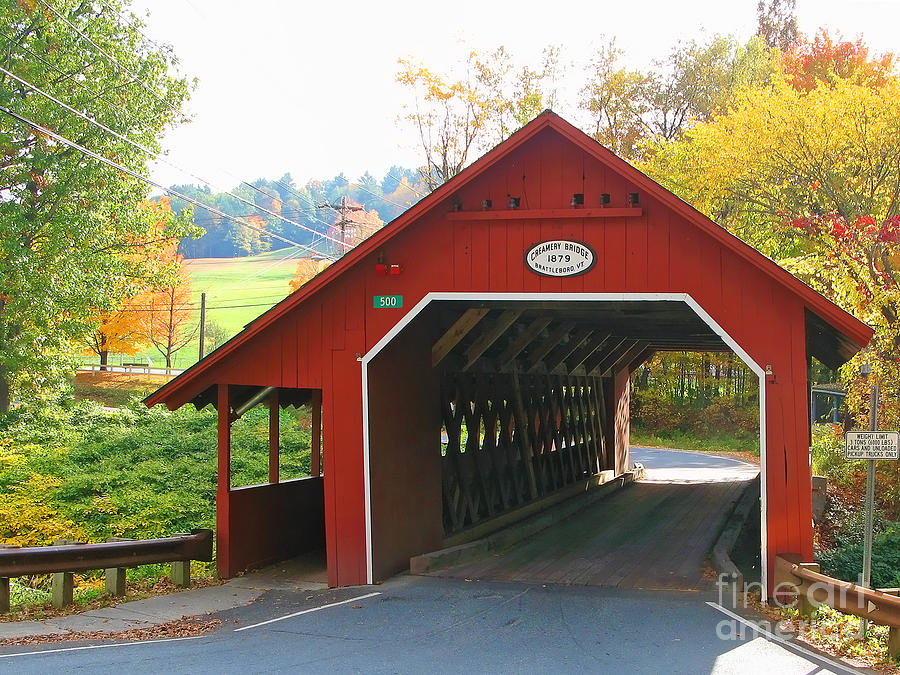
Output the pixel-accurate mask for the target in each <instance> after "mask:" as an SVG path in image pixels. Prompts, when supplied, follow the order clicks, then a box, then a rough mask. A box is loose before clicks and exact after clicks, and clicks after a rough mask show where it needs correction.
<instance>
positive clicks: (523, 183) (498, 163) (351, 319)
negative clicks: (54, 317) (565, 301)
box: [147, 112, 871, 408]
mask: <svg viewBox="0 0 900 675" xmlns="http://www.w3.org/2000/svg"><path fill="white" fill-rule="evenodd" d="M576 193H577V194H581V195H583V196H584V204H583V205H578V207H577V208H573V207H572V205H571V202H572V200H573V197H574V195H575V194H576ZM635 193H636V194H637V196H638V197H637V199H638V202H637V204H630V203H628V201H627V200H628V199H629V195H632V194H635ZM602 195H609V203H608V204H604V203H603V197H602ZM510 197H518V198H519V200H520V202H519V207H518V209H511V208H510V207H509V200H510ZM485 200H489V201H490V202H491V206H490V208H489V209H485V208H484V207H483V206H482V205H483V203H484V202H485ZM573 216H575V217H573ZM549 239H574V240H578V241H584V242H587V243H589V244H590V245H591V246H592V247H593V248H594V250H595V251H596V254H597V257H598V263H597V264H596V265H595V267H594V268H593V269H592V270H591V271H590V272H588V273H586V274H583V275H579V276H573V277H565V278H553V277H545V276H539V275H536V274H534V273H532V272H531V271H529V270H528V269H527V268H526V266H525V265H524V264H523V260H522V256H523V253H524V251H525V250H526V249H527V248H528V246H529V245H530V244H531V243H534V242H538V241H544V240H549ZM379 260H383V261H385V262H388V263H397V264H400V265H401V266H402V274H401V275H399V276H397V277H385V276H378V275H376V274H375V272H374V266H375V264H376V262H378V261H379ZM434 291H459V292H464V291H485V292H491V291H494V292H507V293H560V292H564V293H584V292H607V293H610V292H612V293H615V292H629V293H641V292H646V293H654V292H663V291H665V292H680V293H686V294H689V295H690V296H691V297H692V298H693V299H694V300H696V301H697V302H698V303H700V305H702V306H703V307H708V308H710V309H711V310H715V311H716V313H717V316H716V319H717V320H718V321H720V322H723V323H725V324H730V325H728V326H726V329H727V330H728V331H729V333H732V332H733V333H734V334H733V337H735V338H736V339H739V338H740V339H741V340H742V344H745V345H746V347H747V348H748V349H750V350H752V351H757V352H758V353H764V352H767V351H768V350H767V349H766V348H765V347H766V343H767V342H770V341H771V335H770V332H771V330H766V331H760V330H759V326H760V324H761V322H762V323H766V322H770V321H774V320H775V319H776V318H777V317H773V316H768V315H767V308H778V311H783V310H784V308H785V307H792V308H793V310H792V311H796V312H805V313H806V315H807V316H806V321H805V325H806V333H807V337H808V342H809V346H810V349H811V351H812V353H813V354H814V355H815V356H817V357H818V358H820V360H822V361H824V362H826V363H828V364H829V365H836V364H838V363H841V362H843V361H845V360H846V359H847V358H849V356H850V355H852V354H853V353H854V352H855V351H856V350H857V349H858V348H859V347H860V346H862V345H864V344H866V343H867V342H868V340H869V338H870V336H871V330H870V329H869V328H868V327H867V326H865V325H864V324H862V323H860V322H859V321H857V320H856V319H855V318H853V317H852V316H850V315H849V314H847V313H846V312H844V311H843V310H841V309H840V308H838V307H837V306H836V305H834V304H833V303H831V302H830V301H828V300H827V299H826V298H824V297H823V296H821V295H820V294H818V293H816V292H815V291H813V290H812V289H810V288H809V287H808V286H806V285H805V284H803V283H802V282H801V281H799V280H798V279H796V278H795V277H793V276H792V275H790V274H789V273H787V272H786V271H785V270H783V269H782V268H780V267H779V266H778V265H776V264H775V263H774V262H772V261H771V260H769V259H768V258H766V257H765V256H763V255H761V254H760V253H759V252H757V251H756V250H754V249H753V248H752V247H750V246H748V245H747V244H745V243H743V242H742V241H740V240H739V239H737V238H736V237H734V236H733V235H731V234H729V233H728V232H727V231H725V230H724V229H722V228H721V227H719V226H717V225H716V224H715V223H713V222H712V221H710V220H709V219H708V218H706V217H705V216H703V215H702V214H700V213H699V212H698V211H696V210H695V209H693V208H692V207H690V206H689V205H688V204H686V203H685V202H683V201H682V200H680V199H679V198H677V197H675V196H674V195H673V194H672V193H670V192H668V191H667V190H665V189H664V188H662V187H661V186H659V185H658V184H657V183H655V182H653V181H652V180H651V179H649V178H648V177H647V176H645V175H643V174H642V173H640V172H639V171H637V170H636V169H634V168H633V167H631V166H630V165H629V164H627V163H626V162H624V161H622V160H621V159H619V158H618V157H616V156H615V155H613V154H612V153H610V152H609V151H607V150H606V149H605V148H603V147H602V146H601V145H600V144H598V143H597V142H595V141H594V140H592V139H591V138H589V137H588V136H586V135H585V134H583V133H582V132H581V131H579V130H577V129H575V128H574V127H572V126H571V125H569V124H568V123H567V122H565V121H564V120H562V119H561V118H559V117H558V116H557V115H555V114H553V113H550V112H546V113H544V114H542V115H541V116H539V117H538V118H537V119H535V120H534V121H533V122H531V123H530V124H529V125H527V126H526V127H524V128H523V129H522V130H520V131H519V132H517V133H516V134H514V135H513V136H512V137H510V138H509V139H508V140H507V141H505V142H504V143H502V144H500V145H499V146H498V147H497V148H495V149H494V150H492V151H491V152H489V153H488V154H486V155H485V156H484V157H482V158H481V159H479V160H478V161H477V162H475V163H474V164H473V165H472V166H470V167H469V168H467V169H466V170H465V171H463V172H462V173H461V174H460V175H459V176H457V177H456V178H454V179H453V180H451V181H449V182H448V183H446V184H445V185H443V186H441V187H440V188H439V189H438V190H436V191H435V192H433V193H432V194H431V195H429V196H428V197H426V198H425V199H423V200H422V201H421V202H419V203H418V204H416V205H415V206H414V207H412V208H411V209H410V210H409V211H407V212H406V213H405V214H403V215H401V216H400V217H399V218H397V219H396V220H395V221H393V222H392V223H390V224H389V225H388V226H386V227H385V228H384V229H382V230H381V231H379V232H377V233H376V234H374V235H373V236H372V237H370V238H369V239H368V240H366V241H365V242H364V243H363V244H361V245H360V246H359V247H357V248H356V249H354V250H352V251H350V252H348V253H347V254H346V255H345V256H344V257H343V258H342V259H341V260H339V261H337V262H336V263H335V264H334V265H332V266H331V267H330V268H328V269H327V270H326V271H325V272H323V273H322V274H320V275H319V276H317V277H316V278H315V279H313V280H312V281H310V282H309V283H308V284H306V285H305V286H304V287H303V288H301V289H300V290H299V291H297V292H296V293H293V294H292V295H290V296H288V298H286V299H285V300H284V301H282V302H281V303H279V304H278V305H276V306H275V307H273V308H272V309H271V310H269V311H268V312H266V313H265V314H263V315H261V316H260V317H259V318H257V319H256V320H255V321H254V322H253V323H251V324H250V325H249V326H248V327H247V329H245V330H244V331H243V332H242V333H240V334H239V335H238V336H236V337H235V338H233V339H232V340H231V341H229V342H228V343H226V344H225V345H223V346H222V347H221V348H220V349H218V350H217V351H215V352H213V353H212V354H210V355H209V356H207V357H206V358H205V359H204V360H203V361H201V362H200V363H198V364H197V365H195V366H194V367H193V368H191V369H190V370H188V371H187V372H186V373H184V374H182V375H181V376H179V377H178V378H176V379H175V380H173V381H172V382H170V383H169V384H167V385H166V386H164V387H163V388H161V389H160V390H159V391H158V392H156V393H155V394H153V395H152V396H150V397H148V399H147V403H148V405H153V404H155V403H159V402H165V403H166V404H167V405H168V406H169V407H170V408H176V407H178V406H180V405H182V404H184V403H185V402H188V401H194V402H195V403H198V404H201V405H202V404H204V403H208V402H213V398H214V394H213V392H212V389H211V387H212V385H213V384H215V383H216V382H229V383H231V384H245V385H255V386H282V387H299V388H321V387H322V386H323V382H324V381H326V380H330V377H331V369H332V363H331V359H330V358H329V355H330V354H331V353H333V352H344V351H349V352H352V353H353V355H356V354H360V355H362V354H365V353H366V352H367V351H368V350H369V349H371V348H372V346H373V345H375V344H376V343H377V342H378V340H380V339H381V338H382V337H383V336H384V335H385V334H386V333H387V332H388V331H389V330H390V329H391V328H392V327H393V326H394V325H395V324H396V323H397V321H398V319H399V318H400V316H402V314H403V313H405V312H406V311H408V308H411V307H413V306H414V305H415V303H416V302H418V301H419V300H420V299H421V298H422V297H423V296H424V295H425V294H426V293H428V292H434ZM394 294H400V295H403V298H404V299H403V309H395V310H384V309H375V308H373V306H372V298H373V296H376V295H394ZM726 294H727V296H728V297H727V298H726V297H725V295H726ZM742 327H743V328H742ZM748 327H749V328H750V329H749V330H748V329H747V328H748ZM770 329H771V327H770ZM797 339H799V336H798V338H797Z"/></svg>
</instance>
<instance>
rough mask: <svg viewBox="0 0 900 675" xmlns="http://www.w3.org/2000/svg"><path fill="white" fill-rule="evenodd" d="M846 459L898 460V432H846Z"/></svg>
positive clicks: (899, 439)
mask: <svg viewBox="0 0 900 675" xmlns="http://www.w3.org/2000/svg"><path fill="white" fill-rule="evenodd" d="M845 436H846V441H847V447H846V450H845V452H844V457H846V458H847V459H900V432H897V431H848V432H847V433H846V435H845Z"/></svg>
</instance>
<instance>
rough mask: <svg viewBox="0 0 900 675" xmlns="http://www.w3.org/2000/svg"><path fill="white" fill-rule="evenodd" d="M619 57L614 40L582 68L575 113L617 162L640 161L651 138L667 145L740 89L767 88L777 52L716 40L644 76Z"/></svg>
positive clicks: (680, 50) (755, 41) (754, 42)
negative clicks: (583, 114) (583, 76)
mask: <svg viewBox="0 0 900 675" xmlns="http://www.w3.org/2000/svg"><path fill="white" fill-rule="evenodd" d="M623 55H624V52H623V51H622V50H621V49H620V48H619V47H617V46H616V43H615V40H613V39H611V40H609V41H607V42H605V43H604V44H602V45H601V47H600V48H599V49H598V50H597V52H596V53H595V54H594V57H593V58H592V60H591V62H590V64H589V65H588V68H587V79H586V83H585V86H584V87H583V88H582V90H581V100H580V101H579V107H580V108H581V109H582V110H584V111H585V112H586V114H587V116H588V121H587V125H586V126H587V128H588V131H589V133H590V134H591V135H592V136H593V137H594V138H595V139H597V140H598V141H600V142H601V143H603V144H604V145H605V146H606V147H608V148H609V149H610V150H612V151H613V152H615V153H616V154H617V155H619V156H621V157H625V158H627V159H635V158H637V157H639V156H640V154H641V148H642V144H643V143H644V142H645V141H647V140H648V139H654V138H656V139H658V138H662V139H664V140H672V139H675V138H678V137H679V136H680V135H681V133H682V132H683V131H684V130H685V129H687V128H689V127H690V126H691V125H692V124H696V123H698V122H704V121H706V120H708V119H710V117H711V116H712V115H714V114H715V113H716V112H717V111H719V110H722V109H723V108H724V107H725V106H726V105H727V103H728V101H729V100H730V98H731V97H732V95H733V94H734V92H736V91H737V90H739V89H740V88H741V87H745V86H750V85H761V84H765V83H767V82H768V80H769V79H770V78H771V77H772V75H773V74H774V73H775V72H776V70H777V66H778V55H777V51H775V50H772V49H770V48H768V47H766V45H765V44H764V43H763V42H762V41H761V40H760V39H759V38H752V39H751V40H750V41H749V42H748V43H747V44H746V45H743V46H742V45H739V44H738V43H737V42H736V41H735V40H734V39H732V38H727V37H720V36H716V37H714V38H712V39H711V40H709V41H708V42H706V43H698V42H695V41H691V42H686V43H682V44H679V45H677V46H676V47H674V48H673V49H672V51H671V52H670V53H669V55H668V57H666V59H664V60H661V61H657V62H655V63H654V68H653V69H652V70H649V71H647V72H641V71H638V70H630V69H628V68H627V67H625V66H623V65H621V59H622V56H623Z"/></svg>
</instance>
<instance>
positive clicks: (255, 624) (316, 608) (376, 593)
mask: <svg viewBox="0 0 900 675" xmlns="http://www.w3.org/2000/svg"><path fill="white" fill-rule="evenodd" d="M376 595H381V593H379V592H375V593H367V594H366V595H360V596H358V597H355V598H350V599H349V600H341V601H340V602H331V603H329V604H327V605H322V606H321V607H313V608H311V609H304V610H302V611H300V612H294V613H293V614H288V615H287V616H279V617H277V618H275V619H269V620H268V621H261V622H259V623H254V624H251V625H249V626H242V627H241V628H235V629H234V632H235V633H239V632H240V631H242V630H249V629H250V628H259V627H260V626H265V625H267V624H270V623H275V622H276V621H284V620H285V619H291V618H293V617H295V616H300V615H301V614H309V613H310V612H318V611H319V610H320V609H328V608H329V607H337V606H338V605H346V604H347V603H348V602H356V601H357V600H365V599H366V598H374V597H375V596H376Z"/></svg>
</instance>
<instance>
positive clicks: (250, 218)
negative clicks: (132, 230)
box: [172, 166, 427, 258]
mask: <svg viewBox="0 0 900 675" xmlns="http://www.w3.org/2000/svg"><path fill="white" fill-rule="evenodd" d="M173 188H174V189H175V190H177V191H178V192H181V193H183V194H184V195H186V196H188V197H191V198H192V199H196V200H197V201H199V202H201V203H203V204H208V205H209V206H212V207H215V208H216V209H218V210H219V211H222V212H224V213H226V214H228V215H230V216H235V217H237V218H239V219H241V220H243V221H244V222H246V223H248V224H250V225H252V226H253V227H255V228H257V229H253V228H252V227H244V226H242V225H240V224H239V223H237V222H234V221H233V220H228V219H225V218H223V217H221V216H219V215H216V214H213V213H210V212H209V211H207V210H205V209H203V208H201V207H195V208H194V216H193V222H194V224H195V225H196V226H198V227H201V228H202V229H203V231H204V234H203V235H202V236H200V237H198V238H192V239H189V238H185V239H182V240H181V243H180V246H179V249H178V252H179V253H180V254H181V255H183V256H184V257H185V258H235V257H240V256H247V255H256V254H258V253H265V252H267V251H272V250H276V249H280V248H284V247H286V246H289V245H290V244H287V243H285V242H283V241H279V240H278V239H273V238H271V237H267V236H266V235H265V234H263V233H261V232H259V231H258V230H264V231H265V232H271V233H272V234H276V235H279V236H281V237H284V238H285V239H290V240H291V241H296V242H297V243H299V244H304V245H306V246H311V247H313V248H315V249H316V250H320V251H322V252H323V253H326V252H331V251H333V248H334V247H333V245H330V243H329V242H328V241H327V239H326V238H325V235H328V236H333V233H332V232H331V228H332V227H333V226H334V224H335V222H336V221H337V220H338V217H339V216H338V214H337V212H336V211H335V210H334V209H332V208H328V206H325V205H328V204H330V205H332V206H338V205H339V204H340V202H341V198H346V200H347V203H348V204H350V205H353V206H354V207H361V208H362V209H363V211H364V212H371V211H373V210H374V211H375V212H376V214H375V215H377V216H378V218H380V219H381V220H382V221H384V222H389V221H391V220H393V219H394V218H396V217H397V216H398V215H400V214H401V213H403V211H405V210H406V209H407V208H409V207H410V206H412V205H413V204H415V203H416V202H417V201H418V200H419V199H420V198H421V197H422V196H423V195H424V194H425V193H426V192H427V189H426V187H425V183H424V182H423V180H422V178H421V176H420V173H419V172H418V171H416V170H412V169H406V168H404V167H401V166H392V167H391V168H390V169H388V171H387V172H386V173H385V175H384V176H383V177H382V178H381V179H380V180H379V179H377V178H376V177H375V176H373V175H372V174H370V173H369V172H368V171H367V172H366V173H364V174H363V175H362V176H361V177H360V178H358V179H356V180H351V179H350V178H348V177H347V176H345V175H344V174H343V173H341V174H339V175H337V176H334V177H333V178H330V179H328V180H311V181H309V182H308V183H306V185H302V186H298V185H297V184H296V183H295V181H294V179H293V178H292V177H291V174H290V173H286V174H284V175H283V176H281V177H280V178H278V179H275V180H267V179H265V178H259V179H257V180H255V181H252V182H249V183H242V184H240V185H238V186H237V187H235V188H233V189H231V190H229V191H228V192H213V191H212V190H210V189H209V187H206V186H204V187H198V186H196V185H177V186H173ZM229 192H230V194H229ZM236 197H240V199H238V198H236ZM242 200H244V201H242ZM246 202H251V203H252V204H255V205H257V206H259V207H261V208H259V209H254V208H253V206H250V205H248V204H247V203H246ZM187 206H188V204H186V203H185V202H184V201H183V200H179V199H177V198H173V199H172V208H173V209H174V210H175V211H176V213H181V211H182V210H183V209H185V208H186V207H187ZM323 206H324V208H323ZM289 221H294V222H293V223H292V222H289ZM294 223H299V225H302V226H303V227H300V226H298V225H295V224H294ZM304 228H307V229H304Z"/></svg>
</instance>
